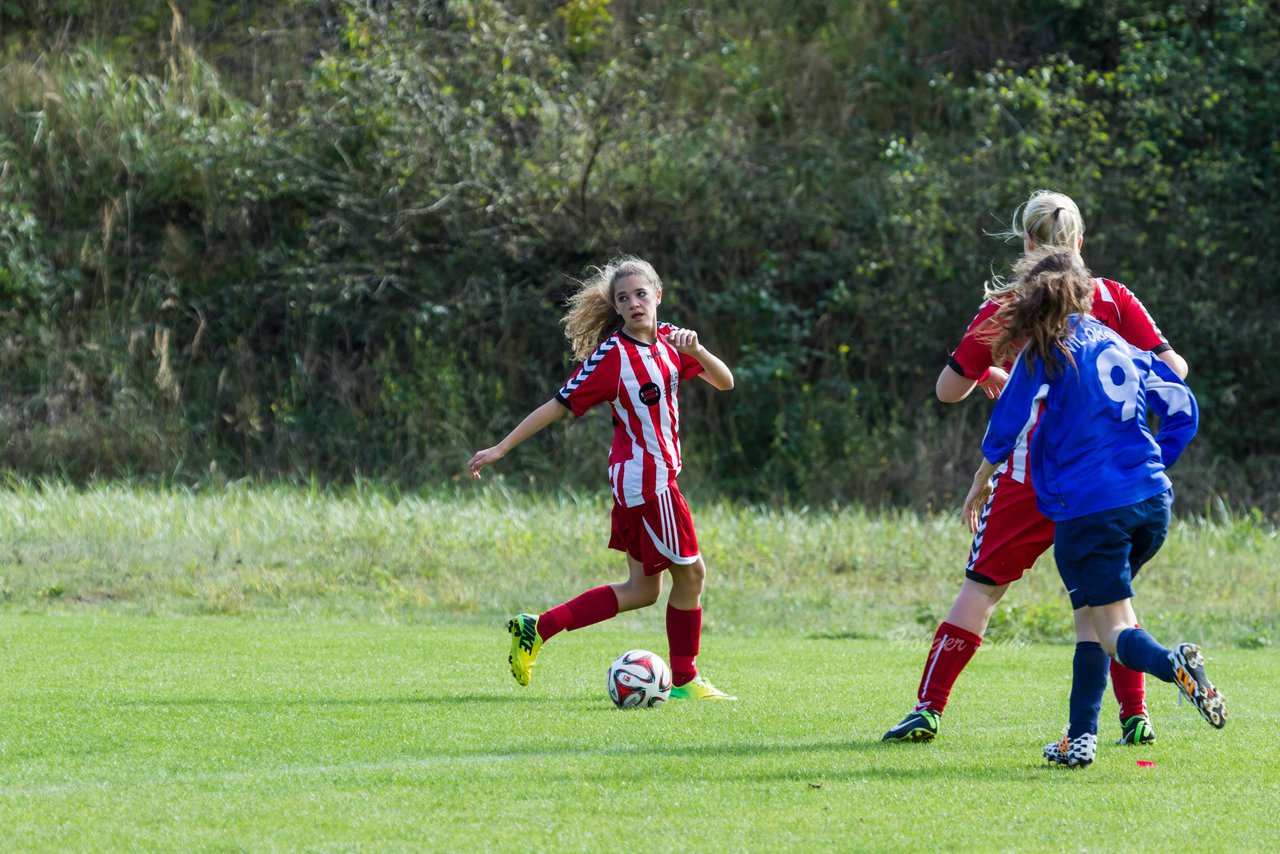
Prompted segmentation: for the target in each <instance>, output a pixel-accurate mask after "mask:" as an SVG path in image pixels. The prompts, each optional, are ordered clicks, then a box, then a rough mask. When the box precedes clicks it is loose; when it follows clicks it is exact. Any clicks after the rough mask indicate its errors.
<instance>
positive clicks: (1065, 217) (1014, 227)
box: [983, 190, 1084, 299]
mask: <svg viewBox="0 0 1280 854" xmlns="http://www.w3.org/2000/svg"><path fill="white" fill-rule="evenodd" d="M992 236H993V237H1003V238H1004V239H1006V240H1018V241H1021V240H1023V239H1025V238H1027V237H1030V238H1031V240H1032V242H1033V243H1034V244H1035V245H1036V247H1038V248H1042V249H1058V250H1065V251H1067V252H1071V253H1073V254H1075V255H1077V256H1078V255H1079V253H1080V244H1081V242H1082V241H1083V240H1084V217H1082V216H1081V215H1080V208H1079V207H1077V206H1076V203H1075V202H1074V201H1072V199H1071V197H1070V196H1068V195H1066V194H1065V193H1058V192H1054V191H1053V190H1036V191H1035V192H1034V193H1032V194H1031V198H1029V199H1027V200H1026V202H1024V203H1023V204H1021V205H1019V206H1018V207H1017V208H1015V209H1014V211H1013V221H1012V222H1011V223H1010V224H1009V227H1008V228H1007V229H1005V230H1004V231H998V232H996V233H995V234H993V235H992ZM1082 262H1083V259H1082ZM1017 286H1018V279H1017V278H1016V277H1015V278H1014V279H1013V280H1012V281H1006V280H1005V279H1002V278H1001V277H999V276H993V277H992V280H991V281H990V282H987V283H986V284H985V285H983V289H984V290H985V291H986V294H987V299H997V298H999V297H1002V296H1004V295H1006V294H1008V293H1009V292H1010V291H1012V290H1014V289H1015V288H1017Z"/></svg>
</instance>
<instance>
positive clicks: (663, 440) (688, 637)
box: [467, 257, 734, 700]
mask: <svg viewBox="0 0 1280 854" xmlns="http://www.w3.org/2000/svg"><path fill="white" fill-rule="evenodd" d="M661 302H662V280H661V279H659V278H658V274H657V272H655V271H654V269H653V267H652V266H651V265H650V264H648V263H647V262H645V261H642V260H640V259H639V258H633V257H624V258H621V259H618V260H616V261H614V262H612V263H610V264H609V265H607V266H606V267H604V268H603V269H599V270H597V271H596V273H595V275H594V276H592V277H591V278H590V279H588V280H587V281H586V282H583V283H582V286H581V287H580V288H579V290H578V292H577V293H576V294H574V296H573V297H572V299H571V300H570V306H569V311H568V313H567V314H566V315H565V317H564V318H563V320H562V321H561V322H562V323H563V324H564V326H565V334H566V336H567V337H568V338H569V341H570V342H571V343H572V345H573V349H574V356H575V357H577V358H579V359H582V360H583V361H582V364H581V366H580V367H579V368H578V369H577V370H576V371H575V372H574V373H573V375H572V376H571V377H570V378H569V380H568V381H567V382H566V383H565V384H564V386H562V387H561V389H560V390H559V391H558V392H556V395H555V397H553V398H551V399H550V400H548V401H547V402H546V403H544V404H542V405H541V406H539V407H538V408H537V409H535V410H534V411H533V412H531V413H529V415H527V416H526V417H525V419H524V420H523V421H521V422H520V424H519V425H518V426H517V427H516V428H515V429H514V430H512V431H511V433H510V434H508V435H507V437H506V438H505V439H503V440H502V441H501V442H499V443H498V444H497V445H494V446H493V447H492V448H486V449H485V450H483V451H479V452H477V453H476V455H475V456H473V457H472V458H471V461H470V462H469V463H468V464H467V468H468V469H469V470H470V471H471V476H472V477H473V478H479V477H480V469H481V468H483V467H484V466H486V465H489V464H490V463H493V462H497V461H498V460H500V459H502V457H504V456H506V455H507V453H508V452H510V451H511V450H512V449H513V448H515V447H516V446H517V445H519V444H520V443H521V442H523V441H524V440H525V439H528V438H529V437H530V436H532V435H533V434H535V433H537V432H538V431H539V430H541V429H542V428H544V427H546V426H547V425H549V424H551V423H553V422H555V421H558V420H560V419H561V418H563V417H564V416H565V415H566V414H567V413H569V412H572V413H573V414H574V415H576V416H581V415H583V414H585V413H586V412H587V410H589V409H591V408H592V407H594V406H597V405H600V404H607V405H608V406H609V409H610V412H611V413H612V415H613V448H612V450H611V451H610V453H609V483H610V486H611V487H612V490H613V499H614V504H613V514H612V526H613V530H612V535H611V536H610V538H609V547H610V548H612V549H617V550H618V551H621V552H625V553H626V555H627V568H628V577H627V580H626V581H622V582H617V583H614V584H607V585H604V586H602V587H596V588H594V589H591V590H588V591H586V592H585V593H583V594H581V595H580V596H578V597H576V598H574V599H571V600H569V601H568V602H565V603H564V604H562V605H557V606H556V607H554V608H552V609H550V610H549V611H546V612H545V613H543V614H539V615H537V616H534V615H532V614H519V615H517V616H516V617H513V618H512V619H511V620H510V622H509V623H508V624H507V626H508V630H509V631H510V633H511V654H510V656H509V662H510V664H511V675H512V676H514V677H515V678H516V681H517V682H519V683H520V684H521V685H528V684H529V680H530V678H531V676H532V670H533V664H534V660H535V659H536V658H537V656H538V652H539V651H540V650H541V648H542V644H543V643H544V642H545V641H547V640H550V639H551V638H552V637H554V636H555V635H556V634H559V633H560V632H561V631H563V630H564V629H571V630H572V629H580V628H582V627H584V626H589V625H592V624H593V623H598V622H601V621H603V620H607V619H610V618H611V617H613V616H614V615H615V614H617V613H619V612H620V611H631V610H635V609H636V608H643V607H645V606H647V605H652V604H654V603H655V602H657V601H658V595H659V594H660V593H661V592H662V573H663V571H664V570H670V574H671V595H670V597H669V598H668V600H667V640H668V643H669V644H670V662H671V674H672V684H673V686H674V687H673V688H672V691H671V696H672V697H673V698H696V699H720V700H731V699H734V698H733V697H730V696H729V695H728V694H726V693H724V692H723V691H720V690H718V689H717V688H715V686H713V685H712V684H711V683H710V682H708V681H707V680H706V679H705V678H703V677H701V676H699V675H698V669H697V666H696V665H695V662H694V660H695V658H696V657H697V654H698V647H699V642H700V639H701V634H702V607H701V601H702V598H701V597H702V586H703V581H704V579H705V577H706V566H705V564H704V563H703V562H702V557H701V554H700V553H699V550H698V537H697V534H696V532H695V531H694V528H693V518H692V517H691V516H690V514H689V507H688V505H687V504H686V503H685V500H684V496H682V495H681V494H680V489H679V487H677V486H676V475H678V474H679V473H680V467H681V462H682V461H681V457H680V403H679V391H680V383H681V382H682V381H684V380H687V379H692V378H693V377H698V376H700V377H702V379H704V380H705V381H707V382H708V383H710V384H711V385H712V386H714V387H715V388H717V389H719V390H720V391H728V390H730V389H732V388H733V373H732V372H731V371H730V370H729V368H728V366H726V365H725V363H724V362H723V361H721V360H720V358H719V357H717V356H716V355H714V354H713V353H712V352H711V351H710V350H708V349H707V348H706V347H704V346H703V345H702V343H701V342H700V341H699V340H698V333H697V332H695V331H693V330H692V329H680V328H678V327H675V326H672V325H670V324H668V323H659V322H658V305H659V304H660V303H661Z"/></svg>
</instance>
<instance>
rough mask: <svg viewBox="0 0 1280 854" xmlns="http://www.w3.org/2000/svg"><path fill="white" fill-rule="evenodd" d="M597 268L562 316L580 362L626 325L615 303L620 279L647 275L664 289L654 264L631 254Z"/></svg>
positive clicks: (657, 286) (574, 295)
mask: <svg viewBox="0 0 1280 854" xmlns="http://www.w3.org/2000/svg"><path fill="white" fill-rule="evenodd" d="M594 271H595V272H594V273H593V274H592V275H591V276H590V277H589V278H588V279H587V280H586V281H582V282H579V283H578V290H577V291H575V292H574V294H573V295H572V296H571V297H569V310H568V311H566V312H565V315H564V317H562V318H560V324H561V325H562V326H563V327H564V335H565V337H566V338H568V339H569V345H570V346H571V347H572V348H573V358H574V359H576V360H578V361H580V362H581V361H583V360H584V359H586V358H587V357H588V356H590V355H591V352H592V351H593V350H595V348H596V347H598V346H599V345H600V342H602V341H604V340H605V339H606V338H608V337H609V336H610V335H612V334H613V333H614V332H616V331H617V330H618V329H619V327H621V326H622V317H621V315H619V314H618V311H617V309H616V308H615V307H614V304H613V286H614V284H615V283H616V282H617V281H618V280H619V279H625V278H626V277H628V276H643V277H644V278H645V280H646V281H648V282H649V283H650V284H651V285H652V286H653V289H654V290H655V291H658V292H661V291H662V280H661V279H659V278H658V273H657V271H656V270H654V269H653V265H651V264H650V263H649V262H647V261H642V260H641V259H639V258H636V257H634V256H631V255H625V256H623V257H621V258H615V259H614V260H612V261H610V262H609V263H608V264H606V265H605V266H604V267H596V268H594Z"/></svg>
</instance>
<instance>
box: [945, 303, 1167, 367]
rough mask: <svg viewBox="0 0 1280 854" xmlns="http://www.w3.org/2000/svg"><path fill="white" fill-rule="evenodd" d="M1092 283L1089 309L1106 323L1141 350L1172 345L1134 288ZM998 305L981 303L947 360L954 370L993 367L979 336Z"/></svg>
mask: <svg viewBox="0 0 1280 854" xmlns="http://www.w3.org/2000/svg"><path fill="white" fill-rule="evenodd" d="M1093 285H1094V288H1093V308H1092V309H1091V310H1090V312H1089V313H1090V314H1092V315H1093V316H1094V317H1095V318H1096V319H1097V320H1098V321H1100V322H1101V323H1102V325H1103V326H1105V327H1107V328H1108V329H1110V330H1112V331H1113V332H1115V333H1116V334H1117V335H1119V336H1120V337H1121V338H1123V339H1124V340H1126V341H1128V342H1129V343H1130V344H1132V345H1133V346H1135V347H1137V348H1138V349H1140V350H1150V351H1151V352H1152V353H1156V354H1159V353H1163V352H1164V351H1165V350H1170V349H1172V347H1171V345H1170V344H1169V342H1168V341H1166V340H1164V336H1163V335H1162V334H1160V327H1158V326H1156V322H1155V321H1154V320H1152V319H1151V315H1150V314H1149V313H1147V309H1146V307H1145V306H1144V305H1143V304H1142V301H1141V300H1140V299H1138V298H1137V297H1136V296H1134V294H1133V291H1131V290H1129V289H1128V288H1126V287H1125V286H1124V285H1122V284H1120V283H1119V282H1113V281H1111V280H1110V279H1094V280H1093ZM997 308H999V306H997V305H996V304H995V303H993V302H991V301H990V300H987V301H986V302H984V303H983V304H982V307H981V308H979V309H978V314H977V315H976V316H975V317H974V318H973V320H971V321H970V322H969V328H968V329H966V330H965V331H964V337H963V338H961V339H960V345H959V346H958V347H956V349H955V352H953V353H952V354H951V359H950V360H949V361H948V362H947V364H949V365H950V366H951V368H952V370H954V371H955V372H956V373H958V374H960V375H961V376H963V377H965V378H966V379H971V380H976V379H978V378H979V377H981V376H982V375H983V373H985V372H986V370H987V368H989V367H991V364H992V363H991V344H990V343H984V342H982V341H980V340H979V338H978V335H979V333H978V330H979V327H981V326H982V325H983V324H984V323H986V322H987V320H989V319H990V318H991V316H992V315H993V314H995V313H996V309H997ZM1012 364H1013V360H1012V359H1010V360H1009V361H1008V362H1006V363H1005V364H1004V365H1002V366H1001V367H1003V368H1004V369H1005V370H1008V369H1009V366H1010V365H1012Z"/></svg>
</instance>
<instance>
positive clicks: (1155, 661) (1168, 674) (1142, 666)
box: [1116, 629, 1173, 682]
mask: <svg viewBox="0 0 1280 854" xmlns="http://www.w3.org/2000/svg"><path fill="white" fill-rule="evenodd" d="M1171 652H1172V650H1169V649H1165V648H1164V647H1162V646H1161V645H1160V644H1158V643H1156V639H1155V638H1153V637H1152V636H1151V635H1149V634H1147V631H1146V629H1125V630H1124V631H1123V632H1121V633H1120V636H1119V637H1118V638H1116V658H1117V659H1118V660H1119V661H1120V663H1121V664H1123V665H1124V666H1125V667H1127V668H1129V669H1130V670H1141V671H1143V672H1144V673H1150V674H1151V675H1152V676H1154V677H1156V678H1157V679H1159V680H1160V681H1161V682H1172V681H1173V664H1172V662H1170V661H1169V654H1170V653H1171Z"/></svg>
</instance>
